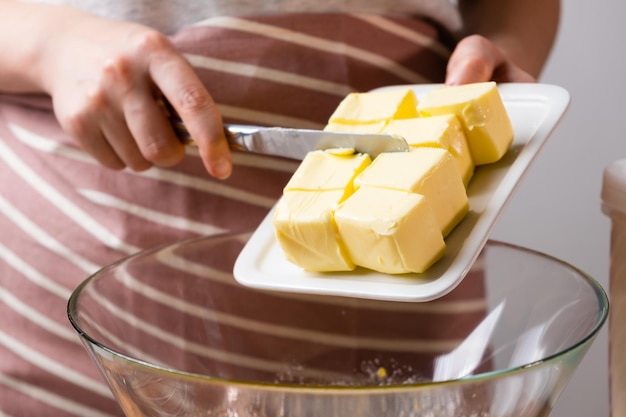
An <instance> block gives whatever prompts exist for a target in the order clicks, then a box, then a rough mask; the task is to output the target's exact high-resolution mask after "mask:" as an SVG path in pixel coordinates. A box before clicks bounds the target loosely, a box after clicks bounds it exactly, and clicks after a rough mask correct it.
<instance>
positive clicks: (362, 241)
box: [335, 187, 445, 274]
mask: <svg viewBox="0 0 626 417" xmlns="http://www.w3.org/2000/svg"><path fill="white" fill-rule="evenodd" d="M335 221H336V224H337V228H338V230H339V234H340V236H341V239H342V241H343V242H344V243H345V245H346V248H347V251H348V253H349V256H350V258H351V259H352V260H353V261H354V263H355V264H357V265H359V266H362V267H365V268H369V269H372V270H374V271H379V272H383V273H388V274H402V273H422V272H424V271H425V270H426V269H428V268H429V267H430V266H431V265H432V264H433V263H434V262H436V261H437V260H438V259H439V258H441V256H442V255H443V253H444V251H445V242H444V240H443V236H442V234H441V230H440V228H439V224H438V222H437V220H436V218H435V215H434V213H433V209H432V207H431V206H430V204H428V201H427V199H426V198H425V197H424V196H421V195H419V194H415V193H410V192H406V191H399V190H392V189H385V188H374V187H363V188H359V189H358V190H357V191H356V192H355V193H354V194H353V195H351V196H350V197H349V198H348V199H347V200H345V201H344V202H343V203H342V204H341V205H340V206H339V208H338V209H337V211H336V212H335Z"/></svg>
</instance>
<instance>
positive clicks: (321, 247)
mask: <svg viewBox="0 0 626 417" xmlns="http://www.w3.org/2000/svg"><path fill="white" fill-rule="evenodd" d="M343 198H344V191H343V190H332V191H319V192H317V191H290V192H287V193H284V194H283V196H282V197H281V199H280V200H279V202H278V203H277V205H276V211H275V213H274V216H273V218H272V223H273V225H274V231H275V236H276V240H277V241H278V244H279V245H280V247H281V249H282V250H283V253H284V254H285V256H286V258H287V260H288V261H290V262H292V263H294V264H295V265H298V266H300V267H301V268H303V269H305V270H309V271H351V270H353V269H354V268H355V265H354V263H353V262H352V260H351V258H350V257H349V256H348V254H347V250H346V248H345V246H344V245H343V243H342V241H341V238H340V236H339V234H338V233H337V229H336V227H335V223H334V219H333V217H334V211H335V209H336V207H337V206H338V205H339V202H340V201H342V200H343Z"/></svg>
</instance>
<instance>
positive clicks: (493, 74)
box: [446, 35, 536, 85]
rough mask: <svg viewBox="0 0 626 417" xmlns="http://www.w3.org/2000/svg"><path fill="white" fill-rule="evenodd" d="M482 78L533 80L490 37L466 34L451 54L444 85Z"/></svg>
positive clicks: (503, 80)
mask: <svg viewBox="0 0 626 417" xmlns="http://www.w3.org/2000/svg"><path fill="white" fill-rule="evenodd" d="M484 81H496V82H536V79H535V77H533V76H532V75H530V74H529V73H527V72H526V71H524V70H523V69H521V68H520V67H519V66H517V65H516V64H515V63H514V62H512V61H511V60H510V59H508V58H507V57H506V55H505V54H504V53H503V52H502V51H501V50H500V49H499V48H498V47H497V46H496V45H495V44H494V43H493V42H491V41H490V40H489V39H487V38H485V37H483V36H481V35H470V36H467V37H466V38H463V39H461V41H460V42H459V43H458V44H457V46H456V48H455V49H454V51H453V52H452V55H451V56H450V60H449V61H448V68H447V73H446V84H447V85H459V84H468V83H475V82H484Z"/></svg>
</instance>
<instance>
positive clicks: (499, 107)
mask: <svg viewBox="0 0 626 417" xmlns="http://www.w3.org/2000/svg"><path fill="white" fill-rule="evenodd" d="M418 111H419V113H420V115H421V116H423V117H428V116H435V115H441V114H455V115H456V116H457V117H458V118H459V120H460V121H461V124H462V125H463V128H464V130H465V135H466V137H467V141H468V145H469V149H470V153H471V155H472V159H473V161H474V164H475V165H483V164H489V163H493V162H496V161H498V160H499V159H500V158H502V156H503V155H504V154H505V153H506V151H507V150H508V149H509V147H510V145H511V143H512V141H513V127H512V124H511V121H510V119H509V116H508V114H507V112H506V109H505V107H504V103H503V102H502V98H501V97H500V93H499V91H498V88H497V85H496V83H495V82H484V83H474V84H466V85H459V86H446V87H441V88H437V89H435V90H432V91H430V92H428V93H427V94H425V95H424V96H423V97H422V98H421V99H420V102H419V104H418Z"/></svg>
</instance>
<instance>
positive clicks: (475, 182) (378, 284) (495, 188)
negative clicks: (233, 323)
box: [233, 83, 570, 302]
mask: <svg viewBox="0 0 626 417" xmlns="http://www.w3.org/2000/svg"><path fill="white" fill-rule="evenodd" d="M440 86H441V85H439V84H424V85H412V86H408V87H410V88H412V89H413V90H414V91H415V93H416V95H417V96H418V100H419V97H420V96H422V95H424V94H425V93H426V92H428V91H430V90H432V89H433V88H437V87H440ZM398 88H407V86H390V87H384V88H381V89H378V90H389V89H398ZM498 89H499V92H500V95H501V97H502V100H503V102H504V105H505V107H506V109H507V112H508V114H509V117H510V119H511V122H512V124H513V130H514V140H513V143H512V145H511V148H510V149H509V151H508V152H507V153H506V154H505V156H504V157H503V158H502V159H501V160H500V161H498V162H496V163H493V164H489V165H482V166H480V167H477V168H476V170H475V173H474V176H473V177H472V179H471V181H470V183H469V185H468V189H467V193H468V198H469V204H470V211H469V213H468V214H467V216H466V217H465V218H464V219H463V221H461V223H459V225H458V226H457V227H456V228H455V229H454V230H453V231H452V233H451V234H450V235H448V237H447V238H446V240H445V241H446V253H445V255H444V256H443V258H441V259H440V260H439V261H437V263H435V265H433V266H432V267H431V268H430V269H428V270H427V271H426V272H425V273H422V274H402V275H389V274H383V273H380V272H376V271H371V270H368V269H365V268H357V269H356V270H354V271H351V272H338V273H316V272H308V271H305V270H303V269H301V268H299V267H298V266H296V265H294V264H292V263H290V262H289V261H287V259H286V258H285V256H284V255H283V252H282V249H281V248H280V246H279V245H278V243H277V241H276V239H275V237H274V228H273V225H272V216H273V214H274V209H272V210H271V211H270V212H269V213H268V215H267V217H266V218H265V219H264V220H263V222H262V223H261V224H260V226H259V227H258V228H257V230H256V231H255V232H254V233H253V234H252V236H251V238H250V239H249V241H248V242H247V244H246V245H245V247H244V249H243V250H242V252H241V253H240V255H239V257H238V258H237V261H236V262H235V266H234V271H233V272H234V276H235V279H236V280H237V281H238V282H239V283H241V284H242V285H245V286H248V287H255V288H260V289H266V290H274V291H290V292H298V293H309V294H326V295H333V296H343V297H356V298H366V299H378V300H387V301H404V302H426V301H431V300H434V299H436V298H439V297H442V296H444V295H445V294H447V293H449V292H450V291H452V290H453V289H454V288H455V287H456V286H457V285H458V284H459V283H460V282H461V281H462V280H463V278H464V277H465V275H466V274H467V273H468V272H469V270H470V268H471V267H472V264H473V263H474V261H475V260H476V258H477V257H478V255H479V254H480V251H481V250H482V248H483V246H484V245H485V243H486V242H487V240H488V239H489V235H490V234H491V232H492V230H493V227H494V226H495V224H496V222H497V220H498V218H499V216H500V214H501V212H502V210H503V209H504V208H505V206H506V204H507V203H508V201H509V200H510V198H511V196H512V195H513V193H514V191H515V189H516V188H517V186H518V185H519V183H520V182H521V180H522V179H523V177H524V175H525V173H526V172H527V171H528V169H529V168H530V166H531V163H532V162H533V160H534V159H535V158H536V156H537V155H538V154H539V152H540V151H541V148H542V147H543V145H544V144H545V142H546V141H547V139H548V138H549V137H550V135H551V134H552V132H553V131H554V129H555V128H556V126H557V125H558V123H559V121H560V120H561V118H562V117H563V115H564V114H565V112H566V110H567V107H568V105H569V101H570V95H569V93H568V92H567V91H566V90H565V89H563V88H562V87H559V86H555V85H550V84H526V83H524V84H522V83H505V84H500V85H498Z"/></svg>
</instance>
